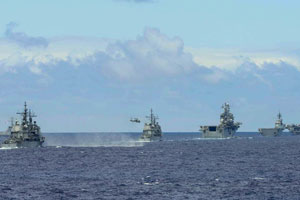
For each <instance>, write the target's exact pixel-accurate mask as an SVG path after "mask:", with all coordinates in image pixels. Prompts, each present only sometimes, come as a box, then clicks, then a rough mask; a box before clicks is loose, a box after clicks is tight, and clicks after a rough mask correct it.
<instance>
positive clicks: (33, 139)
mask: <svg viewBox="0 0 300 200" xmlns="http://www.w3.org/2000/svg"><path fill="white" fill-rule="evenodd" d="M17 114H19V115H21V116H22V123H21V124H20V123H19V122H18V121H15V122H14V123H12V124H11V126H10V127H8V129H7V130H8V131H9V135H10V136H9V138H8V139H6V140H5V141H4V142H3V143H2V144H1V147H8V148H17V147H18V148H19V147H40V146H42V144H43V143H44V141H45V138H44V137H43V136H42V134H41V131H40V127H39V126H38V125H37V124H36V121H33V120H32V119H33V117H36V115H34V114H33V113H32V112H31V111H30V110H28V109H27V105H26V102H25V104H24V111H23V112H21V113H17Z"/></svg>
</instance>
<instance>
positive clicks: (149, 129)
mask: <svg viewBox="0 0 300 200" xmlns="http://www.w3.org/2000/svg"><path fill="white" fill-rule="evenodd" d="M146 118H148V119H149V122H148V123H147V122H146V123H145V124H144V129H143V134H142V135H141V140H144V141H154V140H161V138H162V131H161V127H160V125H159V124H158V122H157V119H158V117H157V116H154V114H153V111H152V109H151V112H150V116H146Z"/></svg>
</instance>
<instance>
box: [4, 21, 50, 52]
mask: <svg viewBox="0 0 300 200" xmlns="http://www.w3.org/2000/svg"><path fill="white" fill-rule="evenodd" d="M16 27H17V24H16V23H14V22H10V23H9V24H7V25H6V31H5V36H6V38H7V39H9V40H10V41H13V42H15V43H16V44H18V45H20V46H22V47H25V48H27V47H44V48H45V47H47V46H48V41H47V40H46V39H45V38H43V37H30V36H27V35H26V34H25V33H23V32H15V31H14V29H15V28H16Z"/></svg>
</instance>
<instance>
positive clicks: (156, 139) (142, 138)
mask: <svg viewBox="0 0 300 200" xmlns="http://www.w3.org/2000/svg"><path fill="white" fill-rule="evenodd" d="M161 138H162V137H161V136H151V137H145V136H141V138H140V141H142V142H154V141H161Z"/></svg>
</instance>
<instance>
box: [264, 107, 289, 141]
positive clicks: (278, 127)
mask: <svg viewBox="0 0 300 200" xmlns="http://www.w3.org/2000/svg"><path fill="white" fill-rule="evenodd" d="M285 128H286V126H285V124H283V122H282V115H281V113H280V112H279V113H278V115H277V120H276V122H275V127H274V128H259V129H258V131H259V133H260V134H261V135H263V136H269V137H270V136H271V137H273V136H280V135H281V134H282V132H283V130H284V129H285Z"/></svg>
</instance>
